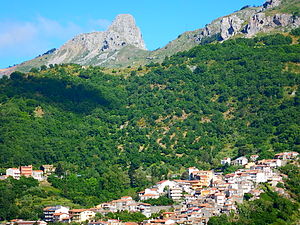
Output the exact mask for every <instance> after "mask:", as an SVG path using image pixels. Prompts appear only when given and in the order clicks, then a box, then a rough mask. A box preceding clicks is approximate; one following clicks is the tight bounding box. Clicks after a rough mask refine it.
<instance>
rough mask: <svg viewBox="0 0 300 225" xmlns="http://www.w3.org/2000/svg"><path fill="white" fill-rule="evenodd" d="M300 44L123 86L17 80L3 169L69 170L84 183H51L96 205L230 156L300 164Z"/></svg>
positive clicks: (6, 96) (171, 68) (187, 63)
mask: <svg viewBox="0 0 300 225" xmlns="http://www.w3.org/2000/svg"><path fill="white" fill-rule="evenodd" d="M299 33H300V31H299V29H298V30H296V31H294V32H293V34H294V35H293V36H291V35H288V36H287V34H286V35H285V36H284V35H279V34H278V35H272V36H267V37H261V38H256V39H236V40H229V41H225V42H224V43H222V44H208V45H203V46H198V47H195V48H193V49H191V50H190V51H186V52H182V53H178V54H177V55H174V56H172V57H170V58H167V59H166V60H165V61H164V62H163V63H162V64H161V65H160V64H152V65H148V66H147V67H144V68H141V70H138V71H132V72H129V73H126V74H124V75H118V74H117V73H113V75H108V74H104V73H103V71H102V69H101V68H100V67H92V66H91V67H88V68H84V67H82V66H79V65H72V64H70V65H62V66H53V67H51V68H49V69H45V68H43V69H44V70H41V71H36V72H32V73H28V74H25V75H24V74H22V73H19V72H15V73H13V74H12V75H11V79H7V78H3V79H1V80H0V103H1V104H0V124H1V126H0V149H1V154H0V166H1V167H8V166H18V165H21V164H34V165H37V166H39V165H40V164H52V163H54V164H57V163H59V162H61V164H62V165H63V168H64V170H68V171H69V174H76V175H72V176H71V175H70V177H69V178H67V179H66V180H55V179H54V180H53V181H52V182H53V183H54V184H55V185H56V187H59V188H63V189H64V191H65V192H64V193H65V195H66V196H67V197H69V198H71V199H73V200H75V202H76V203H79V204H82V205H92V204H95V203H98V202H100V201H105V200H108V199H111V198H116V197H119V196H121V195H122V194H124V193H126V192H128V191H130V188H141V187H143V186H146V185H147V184H149V183H151V182H155V181H157V180H158V179H163V178H166V177H169V176H170V175H171V174H177V175H180V174H181V172H183V171H182V169H183V167H189V166H197V167H198V168H200V169H201V168H202V169H207V168H211V167H212V166H213V167H217V166H218V165H219V159H220V158H222V157H224V156H231V157H235V156H239V155H250V154H254V153H258V154H259V155H260V157H261V158H267V157H271V156H273V154H274V153H276V152H280V151H286V150H291V151H292V150H293V151H298V152H299V151H300V148H299V147H300V140H299V136H300V123H299V122H300V121H299V118H300V110H299V107H300V104H299V103H300V98H299V84H300V79H299V78H300V77H299V75H300V66H299V63H300V57H299V56H300V45H299V44H292V42H293V43H295V41H296V40H299V36H296V35H299ZM78 174H80V175H81V176H77V175H78ZM78 193H80V194H78ZM87 196H90V197H87Z"/></svg>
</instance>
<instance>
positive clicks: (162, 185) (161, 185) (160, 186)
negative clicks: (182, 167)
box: [155, 180, 176, 194]
mask: <svg viewBox="0 0 300 225" xmlns="http://www.w3.org/2000/svg"><path fill="white" fill-rule="evenodd" d="M175 185H176V183H175V182H174V181H170V180H162V181H159V182H157V183H156V185H155V187H156V188H157V191H158V193H159V194H163V193H164V192H165V189H169V188H173V187H174V186H175Z"/></svg>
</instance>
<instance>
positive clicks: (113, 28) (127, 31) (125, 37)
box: [106, 14, 146, 50]
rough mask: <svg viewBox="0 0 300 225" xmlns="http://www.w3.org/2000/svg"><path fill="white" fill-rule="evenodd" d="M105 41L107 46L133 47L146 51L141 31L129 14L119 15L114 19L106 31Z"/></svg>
mask: <svg viewBox="0 0 300 225" xmlns="http://www.w3.org/2000/svg"><path fill="white" fill-rule="evenodd" d="M121 39H122V40H121ZM106 41H107V44H108V45H110V46H114V47H117V46H120V45H121V46H125V45H133V46H135V47H137V48H140V49H144V50H146V46H145V43H144V41H143V38H142V34H141V31H140V29H139V28H138V27H137V26H136V23H135V19H134V17H133V16H132V15H130V14H119V15H118V16H117V17H116V19H115V20H114V21H113V23H112V24H111V25H110V27H109V28H108V30H107V38H106Z"/></svg>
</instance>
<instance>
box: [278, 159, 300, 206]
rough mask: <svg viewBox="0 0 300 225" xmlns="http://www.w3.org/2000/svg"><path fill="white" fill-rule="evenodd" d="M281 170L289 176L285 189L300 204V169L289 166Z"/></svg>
mask: <svg viewBox="0 0 300 225" xmlns="http://www.w3.org/2000/svg"><path fill="white" fill-rule="evenodd" d="M280 170H281V172H283V173H284V174H286V175H288V179H287V180H286V181H285V188H286V189H287V190H288V191H289V193H290V195H291V196H292V197H293V198H294V199H296V200H297V201H298V202H300V186H299V184H300V168H299V167H298V166H296V165H293V164H289V165H286V166H284V167H281V168H280Z"/></svg>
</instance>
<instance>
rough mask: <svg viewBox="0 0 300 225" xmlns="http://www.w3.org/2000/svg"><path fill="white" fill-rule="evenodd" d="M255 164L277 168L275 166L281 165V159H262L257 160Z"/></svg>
mask: <svg viewBox="0 0 300 225" xmlns="http://www.w3.org/2000/svg"><path fill="white" fill-rule="evenodd" d="M257 164H259V165H266V166H269V167H271V168H277V167H281V166H282V160H281V159H263V160H259V161H258V162H257Z"/></svg>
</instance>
